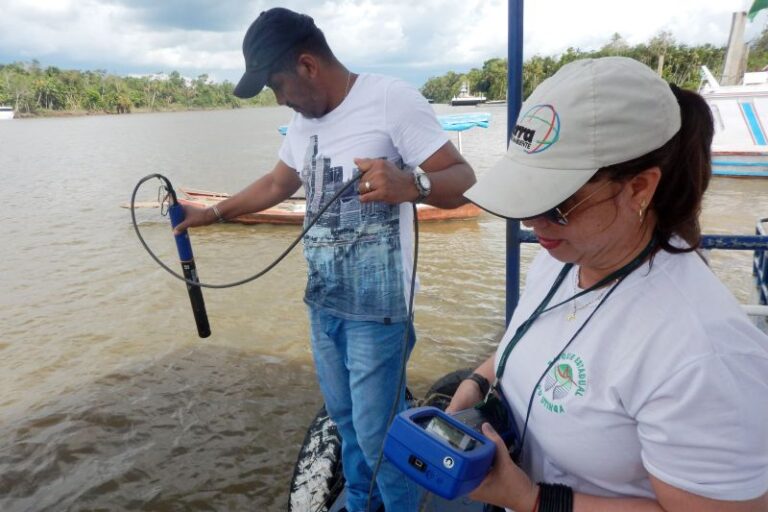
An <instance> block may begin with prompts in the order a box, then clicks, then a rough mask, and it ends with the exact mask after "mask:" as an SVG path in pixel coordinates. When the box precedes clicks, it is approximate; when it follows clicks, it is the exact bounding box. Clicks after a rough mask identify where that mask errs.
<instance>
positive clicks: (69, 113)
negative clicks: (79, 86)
mask: <svg viewBox="0 0 768 512" xmlns="http://www.w3.org/2000/svg"><path fill="white" fill-rule="evenodd" d="M268 106H276V105H232V106H230V107H229V108H227V107H225V106H221V107H211V108H196V107H193V108H186V107H181V108H168V109H149V108H134V109H131V110H130V111H129V112H107V111H104V110H48V109H39V110H37V111H35V112H18V111H17V112H16V113H15V116H14V119H35V118H41V117H82V116H123V115H129V114H158V113H174V112H214V111H228V110H237V109H241V108H259V107H268Z"/></svg>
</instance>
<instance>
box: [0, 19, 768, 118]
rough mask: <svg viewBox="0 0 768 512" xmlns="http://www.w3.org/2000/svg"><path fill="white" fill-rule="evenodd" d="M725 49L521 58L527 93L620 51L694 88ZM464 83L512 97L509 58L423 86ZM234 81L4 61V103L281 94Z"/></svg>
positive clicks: (627, 49)
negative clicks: (244, 91) (571, 65)
mask: <svg viewBox="0 0 768 512" xmlns="http://www.w3.org/2000/svg"><path fill="white" fill-rule="evenodd" d="M725 52H726V48H725V47H724V46H723V47H716V46H713V45H710V44H706V45H701V46H687V45H684V44H679V43H677V42H676V41H675V40H674V38H673V37H672V35H671V34H670V33H669V32H660V33H659V34H658V35H657V36H655V37H653V38H652V39H651V40H650V41H648V42H647V43H643V44H638V45H635V46H630V45H629V44H627V42H626V41H625V40H624V38H622V37H621V35H620V34H618V33H615V34H613V36H611V38H610V40H609V41H608V42H607V43H606V44H605V45H604V46H603V47H602V48H600V49H599V50H595V51H583V50H580V49H578V48H568V49H567V50H566V51H565V52H564V53H563V54H561V55H560V56H558V57H552V56H549V57H542V56H538V55H537V56H534V57H532V58H530V59H528V60H527V61H525V62H524V63H523V77H522V78H523V97H527V96H528V95H529V94H530V93H531V91H533V89H535V88H536V86H538V85H539V84H540V83H541V82H542V81H543V80H544V79H546V78H547V77H549V76H551V75H552V74H554V73H555V71H557V70H558V69H560V67H562V66H563V65H565V64H567V63H568V62H571V61H573V60H576V59H582V58H587V57H591V58H595V57H604V56H608V55H622V56H626V57H632V58H634V59H636V60H639V61H640V62H644V63H645V64H647V65H648V66H649V67H651V68H652V69H655V70H657V71H658V70H660V71H661V75H662V76H663V77H664V79H665V80H667V81H669V82H672V83H674V84H676V85H678V86H679V87H682V88H686V89H693V90H696V89H698V87H699V84H700V81H701V78H700V69H701V66H702V65H706V66H707V67H709V69H710V70H711V71H712V72H713V73H714V74H715V76H718V75H719V73H721V72H722V68H723V62H724V60H725ZM766 65H768V29H766V30H764V31H763V33H762V34H761V35H760V37H759V38H758V39H757V40H755V41H754V42H752V43H751V44H750V45H749V58H748V62H747V69H751V70H754V69H762V68H763V67H765V66H766ZM464 82H466V83H467V84H468V86H469V89H470V90H471V91H472V92H473V93H482V94H483V95H485V97H486V98H487V99H488V100H503V99H506V94H507V60H506V59H502V58H493V59H489V60H487V61H485V63H483V67H482V68H481V69H477V68H473V69H471V70H470V71H468V72H467V73H456V72H454V71H449V72H448V73H446V74H444V75H442V76H439V77H432V78H430V79H429V80H427V82H426V83H425V84H424V85H423V86H422V87H421V92H422V94H424V96H426V97H427V98H430V99H432V100H434V101H435V102H437V103H447V102H449V101H450V100H451V98H452V97H454V96H456V95H457V94H458V92H459V89H460V88H461V86H462V84H463V83H464ZM233 90H234V84H232V83H230V82H228V81H224V82H221V83H216V82H213V81H212V80H210V79H209V77H208V75H206V74H202V75H199V76H198V77H197V78H194V79H189V78H185V77H182V76H181V75H180V74H179V73H178V72H177V71H173V72H171V73H170V74H167V75H165V74H158V75H154V76H117V75H114V74H108V73H107V72H106V71H104V70H96V71H77V70H62V69H59V68H57V67H54V66H48V67H42V66H41V65H40V63H39V62H38V61H36V60H33V61H32V62H28V63H25V62H14V63H11V64H0V105H11V106H12V107H14V109H15V110H16V111H17V112H18V113H20V114H21V115H22V116H24V115H55V114H57V113H59V112H68V113H92V112H106V113H115V114H119V113H129V112H134V111H168V110H190V109H215V108H216V109H218V108H238V107H242V106H250V105H276V104H277V102H276V100H275V95H274V94H273V93H272V91H271V90H270V89H268V88H265V89H264V90H263V91H262V92H261V93H260V94H259V95H258V96H256V97H255V98H251V99H248V100H243V99H240V98H237V97H235V96H234V94H233Z"/></svg>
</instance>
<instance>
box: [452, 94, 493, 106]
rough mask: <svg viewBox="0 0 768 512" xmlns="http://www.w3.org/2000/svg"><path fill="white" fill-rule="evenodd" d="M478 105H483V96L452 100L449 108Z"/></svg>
mask: <svg viewBox="0 0 768 512" xmlns="http://www.w3.org/2000/svg"><path fill="white" fill-rule="evenodd" d="M480 103H485V98H484V97H483V96H469V97H466V98H458V97H457V98H453V99H452V100H451V106H453V107H456V106H460V105H478V104H480Z"/></svg>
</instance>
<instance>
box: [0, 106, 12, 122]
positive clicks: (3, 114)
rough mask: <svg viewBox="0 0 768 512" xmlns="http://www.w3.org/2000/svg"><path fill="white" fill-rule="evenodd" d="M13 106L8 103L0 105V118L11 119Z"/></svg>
mask: <svg viewBox="0 0 768 512" xmlns="http://www.w3.org/2000/svg"><path fill="white" fill-rule="evenodd" d="M13 115H14V112H13V107H9V106H8V105H0V120H5V119H13Z"/></svg>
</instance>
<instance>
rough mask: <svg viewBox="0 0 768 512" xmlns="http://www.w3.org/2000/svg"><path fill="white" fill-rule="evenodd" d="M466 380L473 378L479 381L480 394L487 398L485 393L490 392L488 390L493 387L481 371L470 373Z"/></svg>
mask: <svg viewBox="0 0 768 512" xmlns="http://www.w3.org/2000/svg"><path fill="white" fill-rule="evenodd" d="M464 380H472V381H475V382H477V385H478V386H480V394H481V395H483V398H485V395H487V394H488V390H489V389H491V384H490V382H488V379H486V378H485V377H483V376H482V375H480V374H479V373H473V374H472V375H470V376H469V377H467V378H466V379H464Z"/></svg>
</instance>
